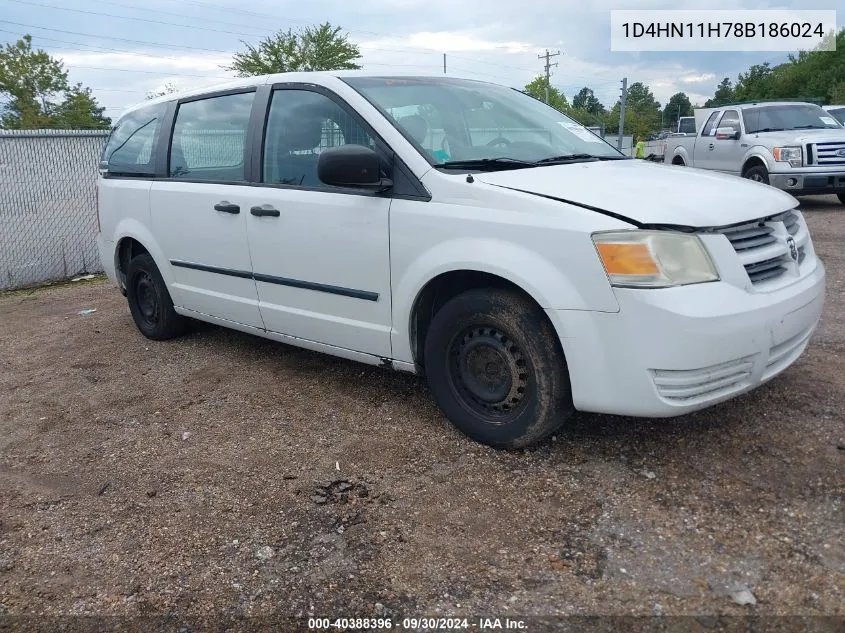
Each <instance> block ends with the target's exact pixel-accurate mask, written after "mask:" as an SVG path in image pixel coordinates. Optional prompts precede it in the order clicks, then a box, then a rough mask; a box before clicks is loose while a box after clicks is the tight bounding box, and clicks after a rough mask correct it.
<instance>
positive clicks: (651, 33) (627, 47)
mask: <svg viewBox="0 0 845 633" xmlns="http://www.w3.org/2000/svg"><path fill="white" fill-rule="evenodd" d="M610 14H611V15H610V22H611V36H610V40H611V42H610V43H611V50H613V51H795V50H835V47H836V38H835V36H834V34H835V32H836V11H827V10H818V11H817V10H813V11H790V10H783V9H774V10H768V9H767V10H716V9H711V10H677V11H675V10H643V11H630V10H614V11H611V12H610Z"/></svg>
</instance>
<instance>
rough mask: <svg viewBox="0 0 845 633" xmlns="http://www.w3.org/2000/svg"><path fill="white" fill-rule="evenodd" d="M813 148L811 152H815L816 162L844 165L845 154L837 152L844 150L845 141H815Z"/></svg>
mask: <svg viewBox="0 0 845 633" xmlns="http://www.w3.org/2000/svg"><path fill="white" fill-rule="evenodd" d="M813 148H814V149H815V151H814V152H813V154H815V157H816V163H817V164H819V165H845V156H843V155H841V154H839V152H840V151H845V141H832V142H829V143H816V144H815V145H814V146H813Z"/></svg>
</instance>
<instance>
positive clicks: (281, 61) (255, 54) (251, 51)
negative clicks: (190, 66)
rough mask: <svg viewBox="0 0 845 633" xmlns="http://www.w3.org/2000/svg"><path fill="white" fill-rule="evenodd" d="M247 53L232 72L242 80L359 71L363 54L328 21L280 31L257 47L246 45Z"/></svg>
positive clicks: (238, 57) (238, 56)
mask: <svg viewBox="0 0 845 633" xmlns="http://www.w3.org/2000/svg"><path fill="white" fill-rule="evenodd" d="M243 44H244V46H246V51H244V52H242V53H235V55H234V57H233V58H232V65H231V66H227V67H226V68H227V69H228V70H232V71H234V72H235V73H236V74H237V75H238V77H249V76H252V75H268V74H272V73H284V72H293V71H310V70H355V69H358V68H361V66H360V65H359V64H357V63H356V60H358V59H360V57H361V52H360V50H359V49H358V45H357V44H354V43H352V42H350V41H349V40H348V37H347V35H345V34H342V33H341V29H340V27H339V26H335V27H333V26H332V25H331V24H329V23H328V22H326V23H325V24H321V25H319V26H309V27H306V28H304V29H300V30H297V31H294V30H292V29H288V30H287V31H279V32H278V33H276V34H275V35H273V36H270V37H267V38H265V39H264V40H262V41H261V42H259V44H258V45H257V46H252V45H251V44H247V43H246V42H243Z"/></svg>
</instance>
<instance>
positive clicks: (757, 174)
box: [742, 165, 769, 185]
mask: <svg viewBox="0 0 845 633" xmlns="http://www.w3.org/2000/svg"><path fill="white" fill-rule="evenodd" d="M742 175H743V176H744V177H745V178H748V180H753V181H754V182H759V183H761V184H763V185H768V184H769V172H768V171H767V170H766V168H765V167H763V166H762V165H755V166H754V167H750V168H748V169H746V170H745V173H744V174H742Z"/></svg>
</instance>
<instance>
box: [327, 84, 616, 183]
mask: <svg viewBox="0 0 845 633" xmlns="http://www.w3.org/2000/svg"><path fill="white" fill-rule="evenodd" d="M343 79H344V81H346V83H348V84H349V85H351V86H352V87H353V88H354V89H356V90H357V91H358V92H360V93H361V94H362V95H363V96H364V97H365V98H366V99H368V100H369V101H370V102H371V103H372V104H373V105H375V106H376V107H377V108H378V109H379V110H381V112H382V113H383V114H385V116H386V117H387V118H388V119H389V120H390V121H391V123H393V125H395V126H396V128H397V129H398V130H399V131H400V132H402V134H403V135H404V136H405V137H406V138H407V139H408V140H409V141H410V142H411V143H412V144H413V145H414V146H415V147H416V148H417V150H418V151H419V152H420V153H421V154H422V155H423V156H425V158H426V159H427V160H428V161H429V162H430V163H431V164H432V165H434V166H436V167H443V168H450V167H454V168H458V169H460V168H468V169H472V168H473V166H479V167H481V166H484V167H486V168H489V169H514V168H525V167H533V166H536V165H537V164H538V163H539V164H550V163H555V162H560V163H570V162H578V161H582V160H610V159H622V158H626V156H624V155H623V154H622V153H620V152H619V151H617V150H616V148H614V147H613V146H612V145H610V144H609V143H607V142H606V141H604V139H602V138H601V137H600V136H597V135H596V134H595V133H593V132H592V131H590V130H589V129H587V128H586V127H584V126H582V125H581V124H580V123H578V122H577V121H575V120H573V119H570V118H569V117H567V116H566V115H564V114H562V113H561V112H559V111H558V110H555V109H554V108H552V107H550V106H548V105H546V104H544V103H542V102H540V101H538V100H536V99H534V98H533V97H530V96H528V95H526V94H524V93H522V92H519V91H518V90H514V89H513V88H506V87H504V86H498V85H495V84H490V83H485V82H480V81H470V80H461V79H450V78H445V77H444V78H439V77H431V78H429V77H414V78H405V77H403V78H394V77H344V78H343Z"/></svg>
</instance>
